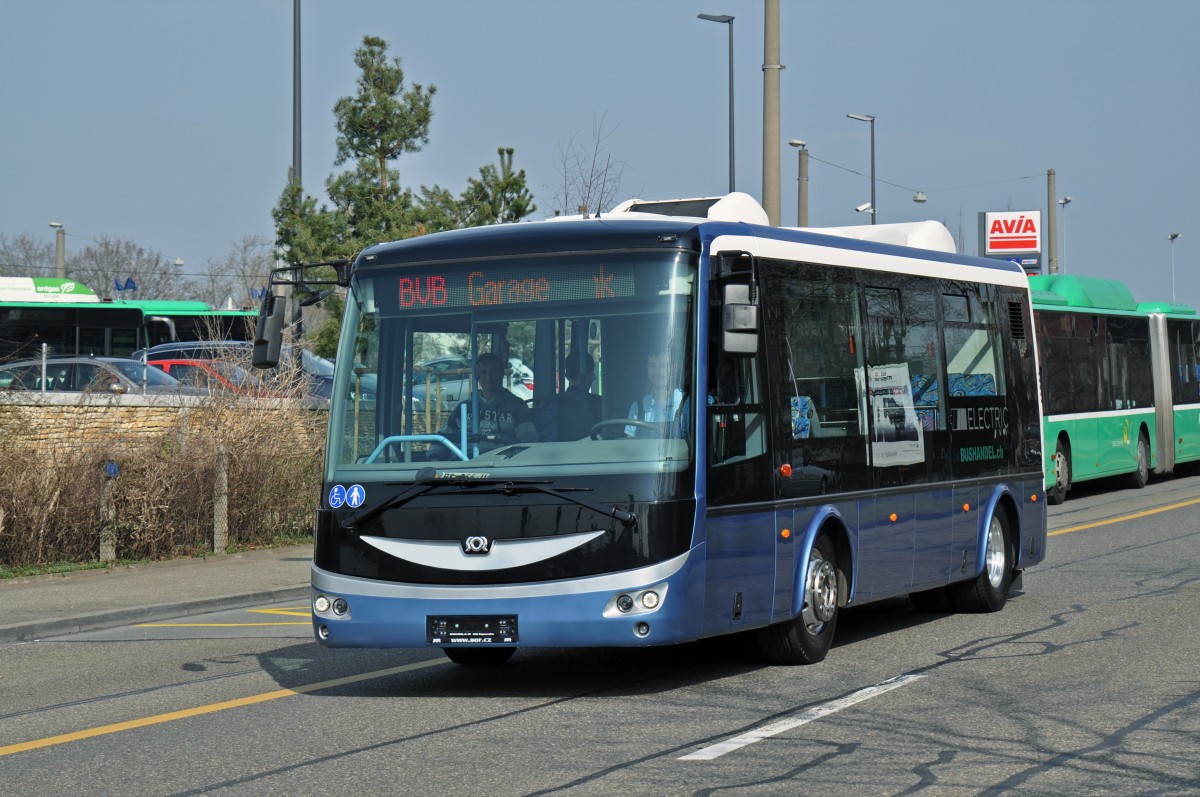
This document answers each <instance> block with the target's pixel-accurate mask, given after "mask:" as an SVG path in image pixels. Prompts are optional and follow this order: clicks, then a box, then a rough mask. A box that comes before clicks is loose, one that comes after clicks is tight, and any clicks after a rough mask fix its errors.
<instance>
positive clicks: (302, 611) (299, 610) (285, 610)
mask: <svg viewBox="0 0 1200 797" xmlns="http://www.w3.org/2000/svg"><path fill="white" fill-rule="evenodd" d="M246 611H248V612H256V613H258V614H281V615H284V616H287V617H308V618H310V619H308V620H304V621H300V620H277V621H274V622H269V623H268V622H262V623H137V624H136V625H134V628H241V627H242V626H247V627H253V626H264V625H309V624H310V623H311V622H312V620H311V617H312V612H310V611H309V609H308V607H307V606H285V607H281V608H278V609H247V610H246Z"/></svg>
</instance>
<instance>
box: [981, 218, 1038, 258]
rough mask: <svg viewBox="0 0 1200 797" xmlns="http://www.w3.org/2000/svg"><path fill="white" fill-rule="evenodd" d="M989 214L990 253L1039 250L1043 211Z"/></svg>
mask: <svg viewBox="0 0 1200 797" xmlns="http://www.w3.org/2000/svg"><path fill="white" fill-rule="evenodd" d="M987 215H988V221H987V253H988V254H1000V253H1008V252H1036V251H1038V246H1039V244H1040V241H1039V240H1038V239H1039V237H1040V235H1039V232H1038V225H1039V224H1040V223H1041V213H1039V212H1037V211H1028V212H1013V213H989V214H987Z"/></svg>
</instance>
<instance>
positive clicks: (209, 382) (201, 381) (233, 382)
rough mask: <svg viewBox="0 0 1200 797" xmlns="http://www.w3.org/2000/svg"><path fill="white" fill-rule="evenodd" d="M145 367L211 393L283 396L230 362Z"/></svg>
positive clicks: (165, 363)
mask: <svg viewBox="0 0 1200 797" xmlns="http://www.w3.org/2000/svg"><path fill="white" fill-rule="evenodd" d="M146 363H147V364H149V365H153V366H154V367H155V368H158V369H160V370H163V371H166V372H167V373H168V374H170V375H171V376H173V377H175V378H176V379H178V380H179V381H180V382H183V383H184V384H188V385H195V386H197V387H204V388H207V389H208V390H210V391H213V390H216V391H222V390H227V391H229V392H231V393H237V394H239V395H244V396H260V397H264V396H283V395H285V394H284V393H282V392H280V391H277V390H271V388H270V387H269V386H268V385H266V384H264V382H263V380H262V379H259V378H258V376H257V375H255V374H254V373H253V372H251V371H247V370H246V369H245V368H243V367H242V366H240V365H238V364H237V363H232V362H228V361H227V360H159V359H149V360H146Z"/></svg>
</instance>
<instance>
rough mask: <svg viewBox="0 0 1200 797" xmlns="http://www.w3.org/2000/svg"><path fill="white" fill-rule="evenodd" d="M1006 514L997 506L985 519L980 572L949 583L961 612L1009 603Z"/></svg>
mask: <svg viewBox="0 0 1200 797" xmlns="http://www.w3.org/2000/svg"><path fill="white" fill-rule="evenodd" d="M1015 561H1016V560H1015V557H1014V556H1013V546H1012V532H1011V531H1010V529H1009V521H1008V515H1007V514H1006V513H1005V512H1004V510H1003V509H1001V508H1000V507H996V511H995V512H993V513H992V517H991V519H990V520H989V521H988V531H987V544H986V545H985V547H984V552H983V572H981V573H980V574H979V575H978V576H977V577H975V578H974V579H972V580H970V581H964V582H962V583H960V584H952V585H951V586H950V588H949V589H950V595H951V597H952V598H953V600H954V606H955V608H957V609H958V610H959V611H960V612H977V613H979V612H998V611H1000V610H1001V609H1003V608H1004V604H1005V603H1007V602H1008V590H1009V588H1010V587H1011V586H1012V577H1013V566H1014V564H1015Z"/></svg>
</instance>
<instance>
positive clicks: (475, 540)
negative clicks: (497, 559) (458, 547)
mask: <svg viewBox="0 0 1200 797" xmlns="http://www.w3.org/2000/svg"><path fill="white" fill-rule="evenodd" d="M462 548H463V553H465V554H478V555H481V556H487V555H488V554H489V553H491V552H492V542H491V540H489V539H488V538H487V537H467V538H466V539H465V540H463V543H462Z"/></svg>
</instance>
